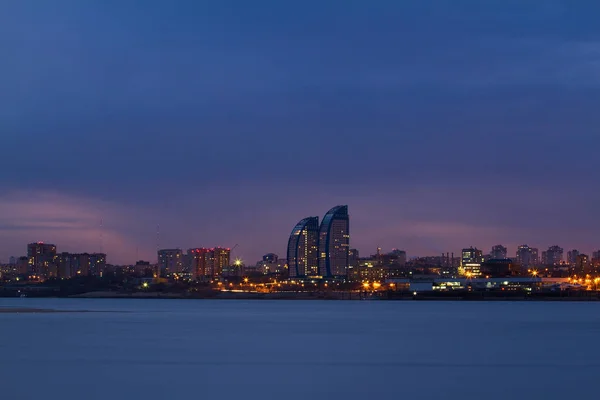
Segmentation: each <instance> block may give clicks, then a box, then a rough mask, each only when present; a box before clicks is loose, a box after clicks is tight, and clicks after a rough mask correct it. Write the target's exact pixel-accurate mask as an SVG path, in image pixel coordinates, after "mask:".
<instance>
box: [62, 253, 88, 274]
mask: <svg viewBox="0 0 600 400" xmlns="http://www.w3.org/2000/svg"><path fill="white" fill-rule="evenodd" d="M57 259H58V276H59V277H60V278H64V279H69V278H73V277H75V276H88V275H89V274H90V255H89V254H87V253H82V254H78V253H66V252H63V253H60V254H59V255H58V257H57Z"/></svg>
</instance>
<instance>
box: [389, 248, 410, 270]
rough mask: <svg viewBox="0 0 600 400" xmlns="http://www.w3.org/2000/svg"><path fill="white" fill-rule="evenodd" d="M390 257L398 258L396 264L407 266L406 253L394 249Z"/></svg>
mask: <svg viewBox="0 0 600 400" xmlns="http://www.w3.org/2000/svg"><path fill="white" fill-rule="evenodd" d="M389 255H390V256H393V257H396V264H398V265H401V266H405V265H406V251H404V250H398V249H394V250H392V252H391V253H390V254H389Z"/></svg>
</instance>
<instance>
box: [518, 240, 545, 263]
mask: <svg viewBox="0 0 600 400" xmlns="http://www.w3.org/2000/svg"><path fill="white" fill-rule="evenodd" d="M516 256H517V264H519V265H521V266H522V267H524V268H527V267H529V266H536V265H539V263H540V260H539V256H538V249H536V248H533V247H529V246H527V245H526V244H523V245H521V246H519V247H518V248H517V254H516Z"/></svg>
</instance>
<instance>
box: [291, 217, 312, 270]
mask: <svg viewBox="0 0 600 400" xmlns="http://www.w3.org/2000/svg"><path fill="white" fill-rule="evenodd" d="M318 252H319V217H308V218H304V219H303V220H302V221H300V222H298V223H297V224H296V226H294V229H292V233H291V234H290V238H289V240H288V248H287V262H288V270H289V276H290V278H295V277H305V276H317V275H318V274H319V253H318Z"/></svg>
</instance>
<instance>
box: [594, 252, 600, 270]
mask: <svg viewBox="0 0 600 400" xmlns="http://www.w3.org/2000/svg"><path fill="white" fill-rule="evenodd" d="M592 264H594V266H595V267H600V250H598V251H594V252H593V253H592Z"/></svg>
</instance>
